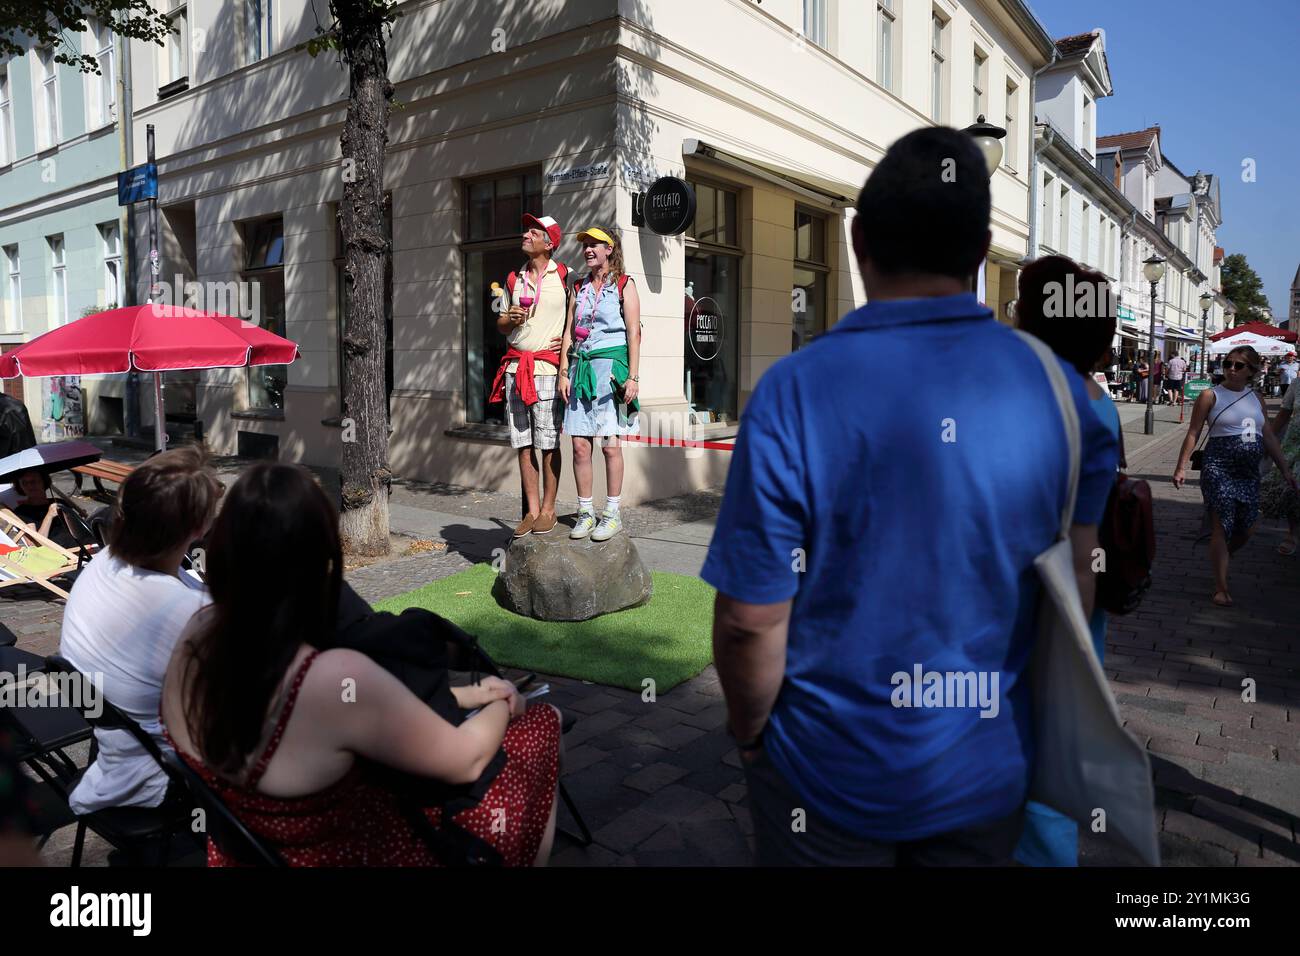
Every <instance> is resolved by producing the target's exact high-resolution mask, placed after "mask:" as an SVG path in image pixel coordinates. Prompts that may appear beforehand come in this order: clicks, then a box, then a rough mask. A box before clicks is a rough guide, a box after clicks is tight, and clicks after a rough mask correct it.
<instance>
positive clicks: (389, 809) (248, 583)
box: [162, 464, 560, 866]
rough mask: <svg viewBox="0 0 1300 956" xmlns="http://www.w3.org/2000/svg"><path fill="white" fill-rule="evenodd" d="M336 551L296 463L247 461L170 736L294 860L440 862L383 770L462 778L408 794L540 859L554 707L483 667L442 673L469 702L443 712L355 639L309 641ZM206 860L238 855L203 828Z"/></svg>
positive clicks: (328, 614) (183, 664) (217, 534)
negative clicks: (333, 645) (457, 674)
mask: <svg viewBox="0 0 1300 956" xmlns="http://www.w3.org/2000/svg"><path fill="white" fill-rule="evenodd" d="M342 566H343V562H342V553H341V550H340V546H339V535H338V518H337V515H336V514H335V512H334V508H333V506H332V505H331V504H330V502H329V500H328V499H327V498H326V497H325V495H324V493H323V492H322V491H321V490H320V488H319V486H318V485H317V484H316V482H315V480H314V479H313V478H312V477H311V475H310V474H309V473H308V472H306V471H305V470H303V469H301V468H298V467H296V466H291V465H280V464H262V465H257V466H254V467H253V468H251V469H249V470H248V471H247V472H245V474H244V475H243V476H242V477H241V478H240V479H239V481H237V482H236V483H235V485H234V487H232V488H231V490H230V491H229V492H228V493H227V495H226V501H225V505H224V506H223V508H222V511H221V514H220V516H219V517H218V518H217V522H216V524H215V525H214V527H213V530H212V533H211V535H210V536H209V539H208V550H207V581H208V586H209V588H210V589H211V592H212V599H213V603H212V604H211V605H210V606H209V607H207V608H204V609H203V610H202V611H200V612H199V613H198V614H196V615H195V616H194V618H193V619H192V620H191V621H190V624H189V627H188V628H187V629H186V632H185V634H183V635H182V637H181V639H180V641H179V642H178V644H177V646H176V650H175V652H174V653H173V655H172V659H171V662H170V664H169V666H168V669H167V676H166V679H165V683H164V685H163V700H162V716H163V721H164V723H165V725H166V728H167V733H168V739H169V741H171V743H172V746H174V747H175V748H176V751H177V752H178V753H179V754H180V755H181V757H182V758H183V759H184V760H185V761H186V762H187V763H189V764H190V765H191V766H192V767H194V769H195V770H196V771H197V772H198V773H200V774H201V775H202V776H203V777H204V779H205V780H207V781H208V783H209V784H210V785H211V786H213V787H214V788H215V789H216V791H217V793H218V794H219V795H220V797H221V798H222V800H223V801H225V803H226V805H227V806H228V807H230V809H231V810H232V811H233V812H234V813H235V815H236V816H237V817H239V819H240V821H241V822H242V823H243V824H244V825H245V826H246V827H248V829H249V830H250V831H252V832H253V833H254V834H256V835H257V836H259V837H260V838H262V839H263V840H265V841H266V842H268V843H269V844H270V845H272V846H274V847H275V848H276V849H277V850H278V851H279V853H280V854H281V856H283V857H284V859H285V860H286V861H287V862H288V863H289V864H291V865H293V866H436V865H438V864H439V862H441V861H440V860H439V859H438V858H437V857H436V856H435V855H434V853H433V851H432V850H430V849H429V847H428V845H427V844H426V843H425V841H424V840H423V839H422V838H421V836H420V834H419V832H417V829H416V827H415V826H413V825H412V823H411V822H410V821H409V813H408V812H407V811H406V803H405V802H404V798H403V792H402V791H400V790H398V789H395V788H394V787H393V785H392V784H391V783H390V781H391V780H392V778H393V775H392V773H391V771H399V772H401V773H404V774H408V775H416V776H419V777H423V778H428V779H429V780H430V781H437V782H441V783H442V784H445V785H447V788H448V790H449V791H454V792H459V793H461V794H462V795H464V794H471V795H472V796H471V798H470V799H468V800H464V799H462V800H460V801H458V802H454V803H448V804H446V806H445V809H444V806H442V805H440V806H433V807H426V808H424V809H423V810H422V811H416V812H422V813H423V814H424V816H425V817H426V818H427V819H428V820H429V822H430V823H431V824H433V825H434V826H435V827H436V826H439V825H440V824H441V823H442V815H443V813H444V812H447V813H450V814H451V815H452V820H453V822H454V823H455V824H456V825H458V826H459V827H461V828H462V829H464V830H467V831H469V832H470V833H472V834H474V835H475V836H478V837H480V838H481V839H483V840H485V841H487V842H488V843H489V844H491V845H492V847H493V848H494V849H495V850H496V851H497V852H498V853H499V854H500V855H501V857H502V859H503V861H504V862H505V864H506V865H507V866H530V865H541V864H544V863H545V862H546V858H547V856H548V855H549V854H550V848H551V843H552V840H553V838H554V834H555V810H556V789H557V782H558V779H559V756H560V714H559V711H557V710H556V709H555V708H554V707H551V706H550V705H547V704H542V705H535V706H532V707H527V706H526V703H525V701H524V700H523V698H522V697H521V696H520V695H519V693H518V691H517V690H516V689H515V687H514V685H513V684H511V683H510V682H509V681H504V680H501V679H499V678H494V677H490V678H487V679H485V680H484V681H483V682H482V683H480V684H477V685H473V686H470V687H460V688H454V689H453V693H454V694H455V696H456V699H457V703H458V704H459V706H460V707H462V708H465V709H471V708H475V707H481V708H482V709H481V710H480V711H479V712H478V713H477V714H475V715H474V716H473V717H471V718H469V719H467V720H463V721H462V722H460V723H459V724H456V723H453V722H451V721H449V720H446V719H444V718H443V717H441V716H439V715H438V714H437V713H436V712H435V711H434V710H432V709H430V707H429V706H428V705H426V704H425V703H424V702H423V701H421V700H420V699H419V698H418V697H416V696H415V695H414V694H413V693H411V691H410V690H408V689H407V688H406V686H405V685H403V684H402V683H401V682H400V681H399V680H398V679H397V678H396V677H394V676H393V675H391V674H390V673H388V671H386V670H384V669H383V668H381V667H380V666H379V665H377V664H376V663H375V662H374V661H372V660H371V659H370V658H368V657H366V656H365V655H364V654H360V653H358V652H356V651H352V650H346V649H333V650H325V651H320V650H317V649H316V648H315V647H313V646H312V643H311V641H312V636H313V635H320V634H330V633H333V629H334V626H335V614H336V610H337V608H338V595H339V587H340V584H341V581H342ZM502 752H504V758H505V759H504V763H502V760H501V759H500V757H499V754H501V753H502ZM475 800H476V801H477V802H475ZM417 822H418V818H417ZM208 863H209V865H211V866H230V865H234V861H233V860H231V859H229V858H228V857H226V856H225V855H224V854H222V852H221V851H220V850H219V849H218V848H217V847H216V846H215V845H214V844H212V843H211V842H209V845H208Z"/></svg>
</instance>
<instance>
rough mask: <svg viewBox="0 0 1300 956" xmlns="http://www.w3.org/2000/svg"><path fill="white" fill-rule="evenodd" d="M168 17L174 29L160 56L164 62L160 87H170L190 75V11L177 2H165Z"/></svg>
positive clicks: (160, 71) (170, 0) (160, 72)
mask: <svg viewBox="0 0 1300 956" xmlns="http://www.w3.org/2000/svg"><path fill="white" fill-rule="evenodd" d="M165 2H166V4H167V16H168V18H169V19H170V20H171V25H172V29H171V32H170V33H169V34H167V41H166V43H165V44H164V46H163V48H162V50H161V51H160V53H159V55H160V56H161V57H162V62H161V65H160V68H159V70H158V73H159V77H158V85H159V86H170V85H171V84H173V83H175V82H177V81H178V80H183V79H186V78H188V77H189V75H190V20H189V10H188V9H187V7H186V5H185V4H183V3H176V0H165Z"/></svg>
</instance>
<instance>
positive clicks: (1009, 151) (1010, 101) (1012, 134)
mask: <svg viewBox="0 0 1300 956" xmlns="http://www.w3.org/2000/svg"><path fill="white" fill-rule="evenodd" d="M1005 122H1006V124H1007V126H1006V129H1007V140H1006V143H1005V144H1004V145H1003V148H1002V164H1003V165H1004V166H1006V168H1007V171H1008V172H1012V173H1016V172H1019V171H1020V157H1019V155H1018V154H1017V148H1018V147H1019V145H1020V84H1019V83H1017V82H1016V81H1015V80H1013V79H1011V78H1010V77H1007V89H1006V117H1005Z"/></svg>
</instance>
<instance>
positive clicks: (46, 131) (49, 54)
mask: <svg viewBox="0 0 1300 956" xmlns="http://www.w3.org/2000/svg"><path fill="white" fill-rule="evenodd" d="M36 71H37V80H38V86H37V89H36V143H37V146H36V148H37V149H50V148H51V147H54V146H57V145H58V144H59V140H60V138H61V137H60V131H61V128H62V124H61V122H60V117H59V65H58V64H57V63H55V62H54V51H53V50H37V51H36Z"/></svg>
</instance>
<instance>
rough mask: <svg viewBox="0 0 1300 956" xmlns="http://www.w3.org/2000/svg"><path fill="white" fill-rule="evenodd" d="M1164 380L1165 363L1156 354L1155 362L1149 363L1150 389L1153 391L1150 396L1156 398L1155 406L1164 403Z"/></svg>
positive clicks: (1158, 354)
mask: <svg viewBox="0 0 1300 956" xmlns="http://www.w3.org/2000/svg"><path fill="white" fill-rule="evenodd" d="M1164 380H1165V362H1164V359H1163V358H1162V357H1161V355H1160V353H1159V352H1157V353H1156V358H1155V361H1154V362H1152V363H1151V387H1152V388H1153V389H1155V391H1154V392H1152V393H1151V394H1153V395H1154V396H1155V397H1156V404H1157V405H1163V404H1164V401H1165V395H1164Z"/></svg>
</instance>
